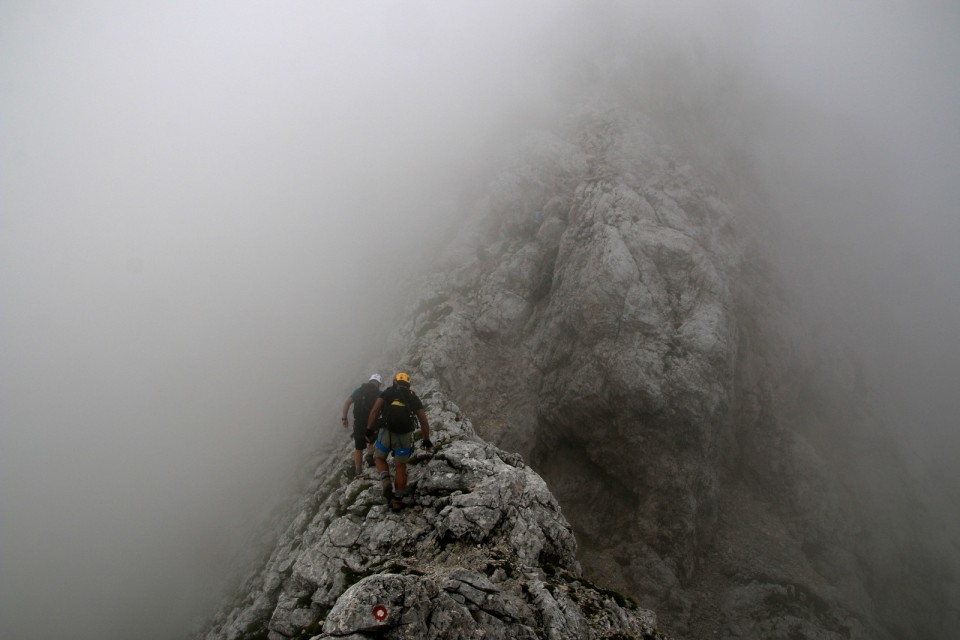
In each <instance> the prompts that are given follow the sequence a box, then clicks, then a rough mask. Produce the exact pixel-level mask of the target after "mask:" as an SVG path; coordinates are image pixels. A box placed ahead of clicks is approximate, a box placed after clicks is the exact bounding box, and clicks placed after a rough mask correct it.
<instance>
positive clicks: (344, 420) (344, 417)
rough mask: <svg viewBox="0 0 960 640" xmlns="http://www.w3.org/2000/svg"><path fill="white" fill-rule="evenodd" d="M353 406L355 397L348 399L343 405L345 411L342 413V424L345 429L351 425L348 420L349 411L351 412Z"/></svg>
mask: <svg viewBox="0 0 960 640" xmlns="http://www.w3.org/2000/svg"><path fill="white" fill-rule="evenodd" d="M351 404H353V396H350V397H348V398H347V400H346V401H345V402H344V403H343V411H341V412H340V424H341V425H343V428H344V429H346V428H347V425H348V424H350V421H349V420H347V411H349V410H350V405H351Z"/></svg>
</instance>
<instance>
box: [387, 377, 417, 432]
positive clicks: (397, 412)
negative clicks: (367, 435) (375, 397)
mask: <svg viewBox="0 0 960 640" xmlns="http://www.w3.org/2000/svg"><path fill="white" fill-rule="evenodd" d="M395 389H396V392H395V393H392V394H390V395H391V396H392V399H391V400H389V401H387V399H386V398H384V402H383V408H382V409H381V410H380V415H381V416H382V417H383V422H384V424H386V426H387V429H389V430H390V431H392V432H393V433H410V432H411V431H413V430H414V429H416V425H417V416H416V414H415V413H414V412H413V409H411V408H410V405H411V403H412V398H413V397H414V396H413V391H410V390H409V389H404V388H403V387H395Z"/></svg>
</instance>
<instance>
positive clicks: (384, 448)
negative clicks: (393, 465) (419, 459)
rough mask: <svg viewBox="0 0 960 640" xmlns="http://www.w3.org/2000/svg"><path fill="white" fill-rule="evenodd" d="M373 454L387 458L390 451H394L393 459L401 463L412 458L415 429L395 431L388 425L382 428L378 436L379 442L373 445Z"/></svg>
mask: <svg viewBox="0 0 960 640" xmlns="http://www.w3.org/2000/svg"><path fill="white" fill-rule="evenodd" d="M373 449H374V451H373V455H375V456H376V457H378V458H383V459H384V460H386V458H387V456H388V455H390V453H391V452H392V453H393V459H394V460H395V461H397V462H399V463H401V464H404V463H406V462H407V460H409V459H410V454H411V453H413V431H411V432H409V433H394V432H393V431H390V429H387V428H386V427H384V428H382V429H380V435H379V436H377V442H376V443H375V444H374V445H373Z"/></svg>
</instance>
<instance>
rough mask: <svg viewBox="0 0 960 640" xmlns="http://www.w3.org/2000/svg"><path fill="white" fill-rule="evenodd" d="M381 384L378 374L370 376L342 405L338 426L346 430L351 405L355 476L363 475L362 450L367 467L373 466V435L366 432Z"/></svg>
mask: <svg viewBox="0 0 960 640" xmlns="http://www.w3.org/2000/svg"><path fill="white" fill-rule="evenodd" d="M381 384H383V378H381V377H380V374H379V373H375V374H373V375H372V376H370V379H369V380H367V381H366V382H364V383H363V384H362V385H360V386H359V387H357V388H356V389H355V390H354V392H353V393H351V394H350V397H349V398H347V399H346V400H345V401H344V403H343V411H341V413H342V414H343V415H342V416H341V418H340V424H342V425H343V428H344V429H346V428H347V424H348V422H347V411H349V410H350V405H351V404H352V405H353V446H354V447H356V448H355V449H354V451H353V466H354V471H355V472H356V475H358V476H361V475H363V450H364V449H367V455H366V458H367V466H370V467H372V466H373V434H372V433H368V431H367V421H368V419H369V417H370V412H371V411H372V410H373V405H374V403H375V402H376V401H377V398H379V396H380V385H381Z"/></svg>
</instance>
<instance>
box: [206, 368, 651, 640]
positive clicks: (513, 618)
mask: <svg viewBox="0 0 960 640" xmlns="http://www.w3.org/2000/svg"><path fill="white" fill-rule="evenodd" d="M419 389H420V391H421V394H422V397H423V400H424V404H425V408H426V411H427V414H428V417H429V419H430V423H431V427H432V430H431V436H432V440H433V442H434V452H433V453H432V454H428V453H427V452H425V451H423V450H419V449H418V450H417V452H416V453H415V454H414V455H413V456H412V458H411V460H410V463H409V464H410V466H409V469H410V486H411V488H412V493H411V495H409V496H408V497H407V498H406V499H405V500H406V505H405V508H404V509H403V510H401V511H400V512H397V513H394V512H393V511H391V510H390V509H388V508H387V507H386V505H385V504H384V500H383V496H382V490H381V487H380V484H379V481H376V480H374V479H373V476H374V473H373V471H372V470H371V471H370V472H369V475H368V476H365V477H360V478H354V477H353V467H352V462H351V461H350V451H349V450H350V447H343V448H342V450H339V451H337V452H336V453H335V454H334V455H332V456H331V457H330V458H329V459H327V460H325V461H324V462H323V463H321V464H319V465H318V467H317V471H316V474H315V477H314V479H313V481H312V483H311V484H310V486H309V488H308V491H307V492H306V494H305V495H304V496H303V497H302V498H301V499H300V500H299V501H298V502H297V504H296V506H295V508H294V509H293V511H292V513H291V514H288V515H287V516H286V517H285V518H284V521H283V522H284V523H285V524H284V527H283V533H282V534H281V535H280V537H279V539H278V540H277V543H276V545H275V547H274V548H273V549H272V551H271V552H270V554H269V556H268V557H267V559H266V561H265V563H264V564H263V566H262V567H259V568H258V569H256V570H255V571H253V572H252V573H251V574H250V576H249V577H248V578H247V579H246V581H245V582H244V583H243V585H242V586H241V588H240V589H239V591H238V594H237V597H236V598H235V599H234V601H233V602H232V603H230V604H229V605H227V606H226V607H225V608H224V609H223V610H222V611H221V612H220V613H219V614H218V615H217V616H216V617H215V618H214V620H213V621H212V623H211V624H210V626H209V627H208V628H207V630H206V631H205V632H204V633H203V634H201V635H200V636H198V637H199V638H203V639H204V640H254V639H266V640H285V639H287V638H314V639H320V638H344V639H349V640H360V639H362V638H394V639H402V638H411V639H412V638H417V639H437V640H440V639H449V640H453V639H460V638H503V639H506V638H530V639H534V638H551V639H564V638H569V639H571V640H573V639H581V638H596V639H598V640H599V639H604V638H606V639H610V640H614V639H617V640H627V639H628V638H635V639H639V638H660V637H663V636H661V635H660V634H659V633H657V632H656V630H655V624H656V621H655V617H654V614H653V613H652V612H650V611H647V610H644V609H641V608H639V607H638V606H637V605H636V604H635V603H634V602H633V601H632V600H630V599H629V598H626V597H624V596H622V595H620V594H618V593H615V592H612V591H605V590H603V589H599V588H597V587H595V586H593V585H592V584H590V583H589V582H588V581H587V580H586V579H585V578H584V577H583V575H582V573H581V570H580V565H579V563H578V561H577V559H576V540H575V539H574V536H573V533H572V531H571V529H570V526H569V524H568V523H567V521H566V520H565V519H564V517H563V515H562V514H561V511H560V507H559V505H558V504H557V502H556V500H555V499H554V498H553V496H552V494H551V493H550V491H549V490H548V488H547V486H546V484H545V483H544V482H543V480H542V479H541V478H540V477H539V476H538V475H537V474H536V473H534V472H533V470H532V469H531V468H530V467H529V466H527V465H526V464H525V463H524V462H523V460H522V458H521V457H520V456H519V455H517V454H511V453H507V452H505V451H502V450H500V449H498V448H496V447H494V446H492V445H490V444H487V443H485V442H484V441H482V440H480V439H479V438H478V437H477V436H476V435H475V433H474V430H473V427H472V425H471V423H470V421H469V420H467V419H465V417H464V416H463V414H462V413H461V411H460V409H459V408H458V407H457V406H456V405H454V404H452V403H450V402H448V401H446V400H445V399H444V397H443V395H442V394H441V393H440V392H439V391H438V390H437V389H436V387H435V386H434V387H433V388H429V387H428V388H424V387H423V386H420V387H419ZM351 447H352V445H351Z"/></svg>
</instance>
